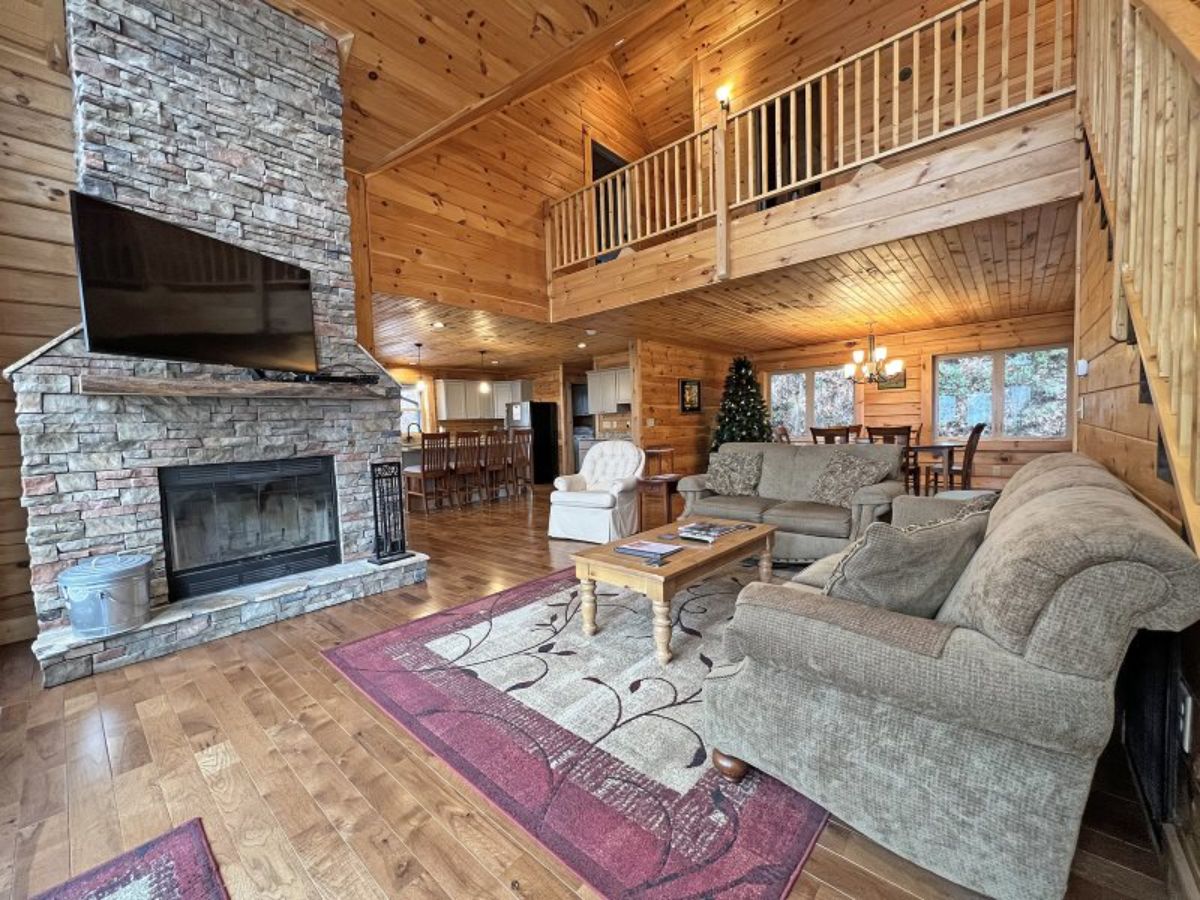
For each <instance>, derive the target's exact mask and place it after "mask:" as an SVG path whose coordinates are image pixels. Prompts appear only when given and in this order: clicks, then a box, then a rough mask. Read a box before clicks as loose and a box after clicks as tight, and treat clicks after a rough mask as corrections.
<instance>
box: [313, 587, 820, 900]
mask: <svg viewBox="0 0 1200 900" xmlns="http://www.w3.org/2000/svg"><path fill="white" fill-rule="evenodd" d="M748 578H749V576H747V575H746V574H744V573H739V574H737V575H732V576H720V577H717V578H715V579H710V580H709V581H706V582H703V583H701V584H699V585H696V586H694V587H692V588H689V589H687V590H686V591H685V592H684V593H683V594H680V595H679V596H677V597H676V599H675V603H674V612H673V615H674V637H673V642H672V651H673V652H674V654H675V658H674V660H673V661H672V662H671V664H670V665H668V666H660V665H659V664H658V663H657V662H656V661H655V658H654V650H653V646H654V645H653V637H652V634H653V627H652V623H651V616H650V604H649V602H648V601H647V600H646V598H645V597H643V596H641V595H640V594H636V593H633V592H630V591H625V590H618V589H615V588H611V587H608V586H607V585H600V591H599V594H600V596H599V597H598V612H597V623H598V625H599V628H600V630H599V632H598V633H597V634H596V635H595V636H593V637H591V638H587V637H585V636H584V635H583V634H582V630H581V626H580V621H579V596H578V590H577V583H576V581H575V579H574V577H573V576H572V574H571V572H570V571H564V572H558V573H555V574H554V575H550V576H547V577H545V578H541V579H538V580H536V581H531V582H528V583H526V584H523V585H519V586H517V587H515V588H512V589H510V590H507V591H501V592H500V593H498V594H493V595H491V596H490V597H484V598H483V599H480V600H476V601H474V602H472V603H468V604H466V605H465V606H460V607H457V608H455V609H451V610H446V611H444V612H441V613H437V614H435V615H432V616H429V617H427V618H424V619H421V620H419V621H415V622H410V623H408V624H405V625H402V626H399V627H397V628H394V629H391V630H389V631H385V632H382V633H380V634H377V635H374V636H373V637H369V638H365V639H363V640H360V641H356V642H354V643H351V644H345V645H343V646H340V647H337V648H334V649H332V650H329V651H326V654H325V655H326V657H327V659H328V660H329V661H330V662H331V663H332V664H333V665H334V666H336V667H337V669H338V670H339V671H340V672H341V673H342V674H343V675H345V676H346V678H348V679H349V680H350V681H351V682H352V683H353V684H355V685H357V686H358V688H359V689H360V690H362V691H363V692H364V693H365V694H366V695H367V696H368V697H370V698H371V699H372V700H373V701H374V702H375V703H376V704H378V705H379V707H380V708H381V709H383V710H384V711H385V712H386V713H387V714H388V715H390V716H391V717H392V718H393V719H394V720H395V721H396V722H397V723H399V724H400V725H401V726H402V727H404V728H405V729H406V730H407V731H409V732H410V733H411V734H412V735H413V736H414V737H416V738H417V739H418V740H419V741H421V743H423V744H424V745H425V746H426V747H427V748H429V750H431V751H432V752H433V753H435V754H437V755H438V756H439V757H441V758H442V759H443V760H445V761H446V762H447V763H449V764H450V766H452V767H453V768H454V769H455V771H457V772H458V773H459V774H460V775H462V776H463V777H464V778H465V779H466V780H467V781H468V782H469V783H470V784H471V785H472V787H474V788H475V789H477V790H478V791H479V792H480V793H482V794H483V796H484V797H486V798H487V799H488V800H489V801H491V803H492V804H494V805H495V806H496V807H497V808H498V809H499V810H501V811H502V812H503V813H504V814H505V815H506V816H508V817H509V818H511V819H512V820H513V821H514V822H516V823H517V824H518V825H520V826H521V827H522V828H524V829H525V830H526V831H527V832H529V834H530V835H532V836H533V837H534V838H535V839H536V840H537V841H539V842H540V843H541V844H542V845H543V846H544V847H545V848H546V849H547V850H549V851H550V852H551V853H553V854H554V855H555V856H557V857H558V858H559V859H561V860H562V861H563V862H564V863H565V864H566V865H567V866H569V867H570V868H571V869H572V870H573V871H574V872H576V873H577V874H578V875H579V877H580V878H582V879H584V880H585V881H586V882H587V883H588V884H589V885H591V886H592V887H593V888H594V889H596V890H597V891H599V892H600V893H601V894H602V895H604V896H605V897H621V898H634V897H636V898H655V900H668V898H670V900H682V898H703V897H721V898H739V900H751V898H753V900H778V898H780V897H783V896H785V895H786V894H787V892H788V890H789V889H790V887H791V885H792V883H793V882H794V881H795V879H796V877H797V876H798V875H799V874H800V870H801V868H802V867H803V865H804V863H805V861H806V860H807V859H808V857H809V854H810V853H811V851H812V848H813V845H814V844H815V842H816V840H817V837H818V836H819V835H820V833H821V829H822V828H823V826H824V824H825V820H826V817H827V816H826V813H825V811H824V810H823V809H822V808H821V807H819V806H817V805H816V804H815V803H813V802H812V801H811V800H808V799H807V798H805V797H803V796H801V795H800V794H797V793H796V792H795V791H793V790H791V789H790V788H788V787H786V786H784V785H783V784H781V783H780V782H778V781H776V780H774V779H772V778H770V777H768V776H766V775H763V774H762V773H760V772H751V774H750V775H748V776H747V777H746V778H745V779H744V780H743V781H742V782H741V783H740V784H733V783H731V782H729V781H727V780H725V779H724V778H722V777H721V776H720V775H719V774H717V772H716V771H715V770H713V768H712V767H711V766H710V765H709V764H708V753H709V749H710V748H709V747H708V746H707V745H706V744H705V742H704V733H703V728H704V725H703V707H702V703H701V692H702V689H703V683H704V677H705V675H706V674H707V673H708V671H709V669H711V667H712V658H711V656H710V654H715V653H717V652H718V650H719V647H720V639H721V636H722V634H723V632H724V629H725V626H726V624H727V623H728V621H729V619H730V617H731V616H732V614H733V605H734V600H735V599H736V597H737V592H738V590H740V588H741V586H742V583H743V582H744V581H746V580H748Z"/></svg>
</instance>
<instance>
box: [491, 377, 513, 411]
mask: <svg viewBox="0 0 1200 900" xmlns="http://www.w3.org/2000/svg"><path fill="white" fill-rule="evenodd" d="M513 387H514V383H513V382H511V381H496V382H493V383H492V417H493V418H495V419H503V418H504V417H505V415H506V414H507V413H508V404H510V403H512V402H514V400H515V399H516V398H515V397H513Z"/></svg>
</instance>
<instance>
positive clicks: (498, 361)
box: [492, 359, 500, 366]
mask: <svg viewBox="0 0 1200 900" xmlns="http://www.w3.org/2000/svg"><path fill="white" fill-rule="evenodd" d="M492 365H493V366H498V365H500V360H498V359H493V360H492Z"/></svg>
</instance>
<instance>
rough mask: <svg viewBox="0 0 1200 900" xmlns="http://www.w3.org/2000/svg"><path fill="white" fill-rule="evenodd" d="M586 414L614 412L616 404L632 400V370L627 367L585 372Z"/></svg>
mask: <svg viewBox="0 0 1200 900" xmlns="http://www.w3.org/2000/svg"><path fill="white" fill-rule="evenodd" d="M587 381H588V415H592V416H595V415H600V414H602V413H615V412H616V411H617V405H618V404H622V403H632V402H633V372H632V371H631V370H630V369H629V368H621V369H596V370H593V371H591V372H588V373H587Z"/></svg>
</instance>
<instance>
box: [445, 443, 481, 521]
mask: <svg viewBox="0 0 1200 900" xmlns="http://www.w3.org/2000/svg"><path fill="white" fill-rule="evenodd" d="M481 438H482V436H481V435H480V433H479V432H478V431H460V432H459V433H458V437H457V440H456V441H455V447H454V462H452V463H451V464H450V468H451V479H452V481H453V485H454V502H455V503H457V504H458V505H459V506H463V505H464V504H463V500H462V494H463V493H465V494H466V498H467V503H470V502H471V494H472V492H475V493H478V494H479V497H480V499H482V498H483V478H482V477H481V475H480V466H482V465H483V445H482V443H481Z"/></svg>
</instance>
